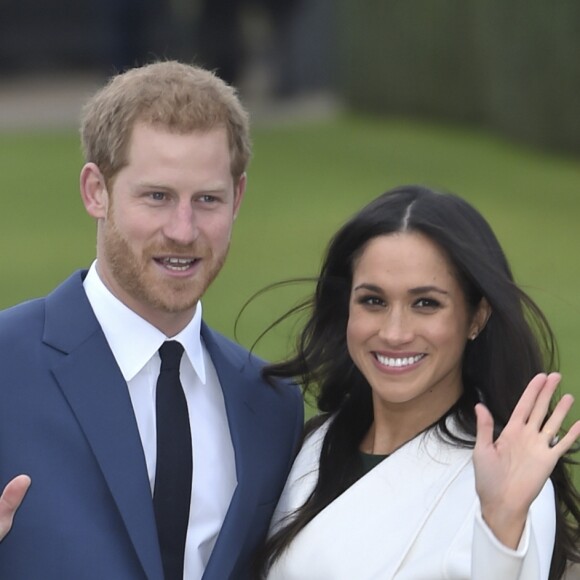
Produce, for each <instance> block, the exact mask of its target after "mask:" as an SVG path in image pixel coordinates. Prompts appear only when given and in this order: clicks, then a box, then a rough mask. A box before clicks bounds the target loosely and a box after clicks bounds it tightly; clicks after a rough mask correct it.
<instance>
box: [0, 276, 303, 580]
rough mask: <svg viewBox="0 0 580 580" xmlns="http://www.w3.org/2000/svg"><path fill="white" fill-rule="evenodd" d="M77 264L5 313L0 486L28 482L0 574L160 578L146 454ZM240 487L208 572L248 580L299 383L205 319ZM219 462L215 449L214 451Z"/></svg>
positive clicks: (299, 416) (83, 579)
mask: <svg viewBox="0 0 580 580" xmlns="http://www.w3.org/2000/svg"><path fill="white" fill-rule="evenodd" d="M83 276H84V274H83V273H82V272H77V273H76V274H74V275H73V276H71V278H69V279H68V280H67V281H66V282H64V283H63V284H62V285H61V286H59V287H58V288H57V289H56V290H55V291H54V292H52V293H51V294H49V295H48V296H47V297H46V298H43V299H38V300H33V301H30V302H26V303H23V304H20V305H18V306H15V307H13V308H10V309H8V310H5V311H4V312H2V313H0V353H1V355H0V377H1V379H0V485H1V486H3V485H5V484H6V483H7V482H8V481H9V480H10V479H11V478H12V477H14V476H15V475H17V474H19V473H26V474H28V475H30V476H31V478H32V486H31V488H30V489H29V491H28V494H27V496H26V498H25V499H24V502H23V504H22V506H21V507H20V509H19V511H18V513H17V514H16V518H15V522H14V526H13V528H12V530H11V532H10V533H9V534H8V536H7V537H6V538H5V539H4V541H2V542H1V543H0V578H2V580H133V579H135V580H137V579H139V580H143V579H148V580H162V579H163V572H162V566H161V557H160V554H159V547H158V541H157V533H156V528H155V521H154V515H153V505H152V499H151V491H150V487H149V480H148V477H147V470H146V465H145V458H144V455H143V450H142V447H141V440H140V437H139V432H138V429H137V423H136V421H135V417H134V414H133V409H132V405H131V400H130V397H129V394H128V389H127V385H126V383H125V381H124V379H123V376H122V375H121V372H120V370H119V368H118V366H117V364H116V362H115V359H114V357H113V354H112V352H111V350H110V348H109V346H108V344H107V341H106V340H105V336H104V334H103V332H102V330H101V327H100V326H99V324H98V322H97V320H96V318H95V316H94V314H93V311H92V309H91V307H90V305H89V302H88V300H87V298H86V295H85V292H84V289H83V286H82V279H83ZM202 336H203V339H204V342H205V344H206V346H207V349H208V351H209V354H210V356H211V358H212V361H213V363H214V365H215V368H216V370H217V373H218V375H219V379H220V382H221V385H222V389H223V393H224V400H225V405H226V412H227V416H228V421H229V425H230V431H231V435H232V441H233V446H234V452H235V458H236V473H237V478H238V485H237V488H236V490H235V492H234V496H233V498H232V501H231V504H230V507H229V510H228V512H227V515H226V518H225V521H224V523H223V526H222V529H221V532H220V534H219V536H218V539H217V543H216V545H215V548H214V551H213V553H212V555H211V558H210V561H209V563H208V566H207V569H206V571H205V574H204V576H203V579H204V580H226V579H228V578H231V579H232V580H243V579H246V578H250V577H251V576H250V569H251V567H250V562H251V558H252V555H253V552H254V551H255V548H256V546H257V545H259V544H260V542H261V541H262V540H263V537H264V535H265V533H266V531H267V528H268V524H269V520H270V516H271V514H272V511H273V509H274V507H275V504H276V501H277V499H278V496H279V494H280V492H281V490H282V487H283V484H284V481H285V479H286V476H287V473H288V470H289V468H290V466H291V463H292V460H293V456H294V452H295V451H296V446H297V442H298V440H299V437H300V434H301V430H302V420H303V407H302V400H301V397H300V395H299V392H298V390H297V389H296V388H295V387H291V386H289V385H281V386H280V387H278V388H273V387H271V386H268V385H266V384H265V383H263V381H262V380H261V378H260V375H259V371H260V366H261V364H262V363H261V362H260V361H259V360H257V359H256V358H254V357H252V356H251V355H249V354H248V352H247V351H246V350H244V349H242V348H241V347H239V346H238V345H236V344H235V343H233V342H231V341H229V340H228V339H226V338H225V337H223V336H221V335H219V334H217V333H216V332H214V331H212V330H211V329H209V328H208V327H207V326H203V328H202ZM219 460H220V458H219V457H216V461H219Z"/></svg>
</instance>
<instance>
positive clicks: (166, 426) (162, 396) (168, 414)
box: [153, 340, 193, 580]
mask: <svg viewBox="0 0 580 580" xmlns="http://www.w3.org/2000/svg"><path fill="white" fill-rule="evenodd" d="M182 354H183V346H181V344H180V343H179V342H176V341H173V340H172V341H167V342H164V343H163V344H162V345H161V348H160V349H159V356H160V357H161V370H160V372H159V378H158V379H157V393H156V415H157V467H156V470H155V487H154V491H153V506H154V508H155V519H156V521H157V533H158V536H159V544H160V547H161V558H162V560H163V571H164V573H165V580H183V560H184V553H185V538H186V535H187V524H188V521H189V506H190V501H191V477H192V471H193V460H192V450H191V431H190V429H189V413H188V412H187V402H186V400H185V394H184V392H183V387H182V386H181V380H180V378H179V364H180V362H181V355H182Z"/></svg>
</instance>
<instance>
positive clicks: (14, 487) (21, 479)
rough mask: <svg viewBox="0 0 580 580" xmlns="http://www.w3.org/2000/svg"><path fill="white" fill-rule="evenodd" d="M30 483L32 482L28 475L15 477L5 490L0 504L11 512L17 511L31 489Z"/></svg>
mask: <svg viewBox="0 0 580 580" xmlns="http://www.w3.org/2000/svg"><path fill="white" fill-rule="evenodd" d="M30 483H31V480H30V477H28V475H18V476H17V477H15V478H14V479H13V480H12V481H10V482H9V483H8V485H7V486H6V487H5V488H4V491H3V492H2V496H1V497H0V504H1V503H4V506H5V507H6V508H7V509H8V510H9V511H16V510H17V509H18V507H19V506H20V504H21V503H22V500H23V499H24V496H25V495H26V492H27V491H28V488H29V487H30Z"/></svg>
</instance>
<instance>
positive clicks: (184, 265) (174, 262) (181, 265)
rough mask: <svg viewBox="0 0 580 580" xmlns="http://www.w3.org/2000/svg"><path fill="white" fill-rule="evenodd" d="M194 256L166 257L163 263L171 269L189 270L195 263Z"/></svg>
mask: <svg viewBox="0 0 580 580" xmlns="http://www.w3.org/2000/svg"><path fill="white" fill-rule="evenodd" d="M194 262H195V259H193V258H164V259H163V265H164V266H165V267H167V268H169V269H170V270H187V269H188V268H189V267H190V266H191V265H192V264H193V263H194Z"/></svg>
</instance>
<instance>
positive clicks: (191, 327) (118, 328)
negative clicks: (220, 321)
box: [83, 260, 206, 384]
mask: <svg viewBox="0 0 580 580" xmlns="http://www.w3.org/2000/svg"><path fill="white" fill-rule="evenodd" d="M96 264H97V261H96V260H95V261H94V262H93V264H92V265H91V267H90V269H89V272H88V273H87V276H86V278H85V280H84V282H83V285H84V288H85V292H86V294H87V298H88V300H89V302H90V304H91V307H92V309H93V311H94V313H95V316H96V317H97V320H98V321H99V324H100V325H101V328H102V329H103V332H104V334H105V338H106V339H107V342H108V343H109V347H110V348H111V351H112V352H113V355H114V357H115V360H116V361H117V364H118V365H119V368H120V369H121V373H122V374H123V377H124V379H125V380H126V381H130V380H131V379H133V378H134V377H135V375H136V374H137V373H138V372H139V371H140V370H141V369H142V368H143V367H144V366H145V365H146V364H147V363H148V362H149V360H151V358H152V357H153V355H154V354H155V353H156V352H157V351H158V350H159V347H160V346H161V345H162V344H163V342H165V341H166V340H177V341H178V342H180V343H181V344H182V345H183V348H184V351H185V354H186V355H187V358H188V359H189V361H190V362H191V365H192V367H193V370H194V371H195V373H196V374H197V376H198V377H199V380H200V381H201V383H202V384H205V383H206V372H205V364H204V360H203V349H202V344H201V311H202V308H201V302H198V303H197V306H196V309H195V313H194V315H193V318H192V319H191V321H190V322H189V324H188V325H187V326H186V327H185V328H184V329H183V330H182V331H181V332H180V333H179V334H177V335H175V336H173V337H171V338H168V337H166V336H165V334H163V333H162V332H161V331H160V330H159V329H157V328H155V327H154V326H153V325H152V324H150V323H149V322H147V321H146V320H145V319H143V318H141V317H140V316H139V315H138V314H137V313H135V312H134V311H133V310H131V309H130V308H128V307H127V306H125V304H123V303H122V302H121V301H120V300H119V299H118V298H117V297H116V296H114V295H113V294H112V292H111V291H110V290H109V289H108V288H107V287H106V286H105V284H104V283H103V281H102V280H101V278H100V277H99V274H98V272H97V268H96Z"/></svg>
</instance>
